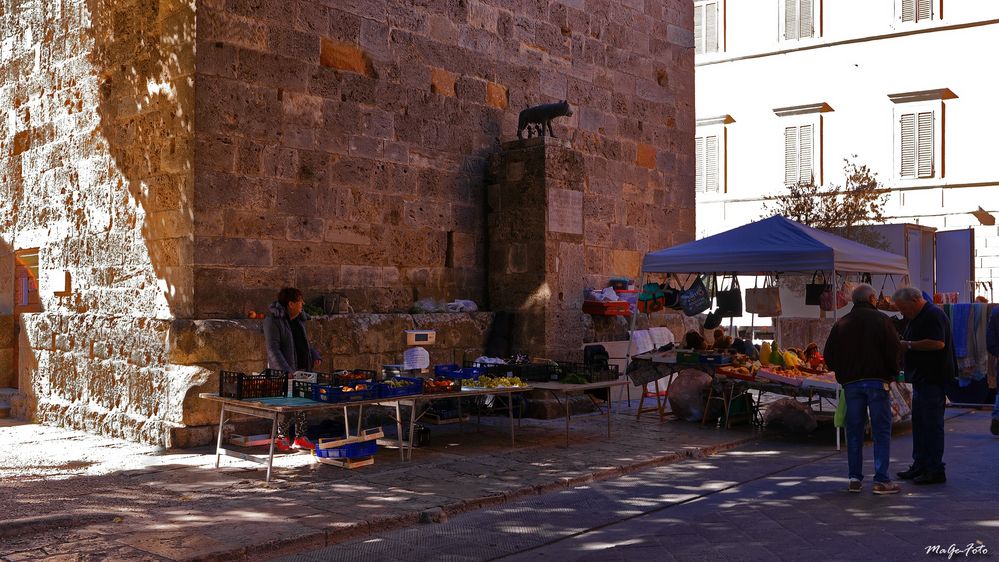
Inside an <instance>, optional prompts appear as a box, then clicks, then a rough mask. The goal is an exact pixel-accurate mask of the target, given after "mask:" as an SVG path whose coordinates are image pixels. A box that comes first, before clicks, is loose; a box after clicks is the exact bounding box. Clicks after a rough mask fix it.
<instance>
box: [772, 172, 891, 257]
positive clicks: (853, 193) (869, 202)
mask: <svg viewBox="0 0 999 562" xmlns="http://www.w3.org/2000/svg"><path fill="white" fill-rule="evenodd" d="M853 158H856V155H854V156H853ZM843 173H844V183H843V185H829V186H820V185H816V184H815V183H814V182H807V183H797V184H794V185H790V186H787V187H786V191H784V192H781V193H778V194H776V195H774V196H772V197H771V198H770V202H769V203H765V204H764V207H763V208H764V217H771V216H774V215H783V216H785V217H787V218H789V219H791V220H793V221H797V222H800V223H801V224H804V225H807V226H811V227H812V228H817V229H819V230H824V231H827V232H832V233H835V234H838V235H840V236H843V237H844V238H849V239H850V240H854V241H857V242H860V243H862V244H867V245H869V246H874V247H880V248H884V246H885V242H884V239H883V238H882V237H881V236H880V235H879V234H877V233H876V232H873V231H872V230H871V229H869V228H865V226H867V225H872V224H884V223H885V221H886V220H887V217H886V216H885V214H884V213H885V204H886V203H887V202H888V190H887V189H885V187H884V186H883V185H882V184H881V182H879V181H878V179H877V174H876V173H875V172H873V171H871V169H870V168H869V167H868V166H867V165H866V164H857V163H856V162H854V161H853V160H851V159H849V158H847V159H844V160H843Z"/></svg>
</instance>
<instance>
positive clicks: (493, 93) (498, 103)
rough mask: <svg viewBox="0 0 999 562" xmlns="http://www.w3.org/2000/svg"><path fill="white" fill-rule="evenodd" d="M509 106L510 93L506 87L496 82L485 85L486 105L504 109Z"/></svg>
mask: <svg viewBox="0 0 999 562" xmlns="http://www.w3.org/2000/svg"><path fill="white" fill-rule="evenodd" d="M509 104H510V92H509V90H508V89H507V87H506V86H504V85H502V84H497V83H496V82H487V83H486V105H489V106H492V107H495V108H498V109H506V107H507V106H508V105H509Z"/></svg>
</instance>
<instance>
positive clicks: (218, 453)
mask: <svg viewBox="0 0 999 562" xmlns="http://www.w3.org/2000/svg"><path fill="white" fill-rule="evenodd" d="M224 426H225V404H224V403H223V404H222V412H221V413H219V439H218V442H217V443H216V444H215V468H218V467H219V457H221V456H222V428H223V427H224ZM271 444H272V445H273V444H274V440H273V439H272V440H271Z"/></svg>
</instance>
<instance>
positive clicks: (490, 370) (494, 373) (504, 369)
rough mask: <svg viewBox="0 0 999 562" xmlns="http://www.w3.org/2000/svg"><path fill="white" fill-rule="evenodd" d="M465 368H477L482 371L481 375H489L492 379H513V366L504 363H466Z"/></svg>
mask: <svg viewBox="0 0 999 562" xmlns="http://www.w3.org/2000/svg"><path fill="white" fill-rule="evenodd" d="M465 367H475V368H477V369H482V372H481V373H479V374H480V375H487V376H490V377H512V376H515V375H514V374H513V365H509V364H504V363H499V364H496V363H478V362H476V361H466V362H465Z"/></svg>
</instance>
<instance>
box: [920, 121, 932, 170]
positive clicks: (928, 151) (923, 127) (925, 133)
mask: <svg viewBox="0 0 999 562" xmlns="http://www.w3.org/2000/svg"><path fill="white" fill-rule="evenodd" d="M918 125H919V132H918V142H917V143H916V145H917V153H918V161H919V165H918V167H917V171H918V172H919V177H921V178H932V177H933V112H932V111H925V112H923V113H920V114H919V117H918Z"/></svg>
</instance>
